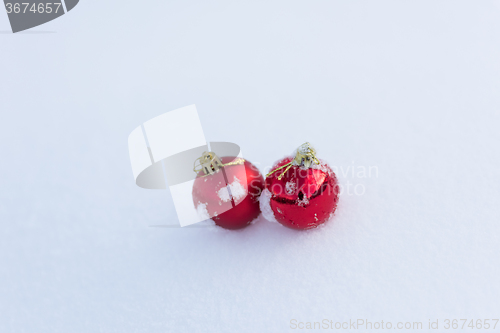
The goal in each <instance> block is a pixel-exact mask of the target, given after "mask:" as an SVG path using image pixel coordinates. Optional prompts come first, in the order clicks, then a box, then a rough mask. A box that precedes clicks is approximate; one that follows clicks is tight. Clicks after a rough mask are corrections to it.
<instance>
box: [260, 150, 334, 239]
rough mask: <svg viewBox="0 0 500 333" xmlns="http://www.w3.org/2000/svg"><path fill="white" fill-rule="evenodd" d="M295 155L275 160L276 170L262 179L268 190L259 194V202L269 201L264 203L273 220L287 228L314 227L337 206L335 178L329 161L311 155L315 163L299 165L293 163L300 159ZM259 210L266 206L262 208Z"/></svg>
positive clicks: (329, 215) (326, 218) (322, 221)
mask: <svg viewBox="0 0 500 333" xmlns="http://www.w3.org/2000/svg"><path fill="white" fill-rule="evenodd" d="M303 146H304V145H303ZM303 146H301V147H303ZM299 149H300V148H299ZM313 151H314V150H313ZM314 153H315V151H314ZM297 156H298V155H296V156H289V157H286V158H284V159H282V160H280V161H278V162H276V163H275V165H274V167H273V169H272V170H275V171H274V172H271V173H270V174H268V176H267V178H266V181H265V186H266V190H267V191H269V192H267V191H266V192H265V193H264V194H263V195H262V197H261V201H263V202H264V201H266V202H268V203H264V204H267V205H269V206H270V208H271V210H272V215H274V218H275V219H276V221H278V222H279V223H281V224H282V225H284V226H286V227H289V228H292V229H300V230H303V229H311V228H316V227H317V226H319V225H320V224H322V223H325V222H326V221H328V220H329V219H330V218H331V217H332V215H333V213H334V212H335V210H336V208H337V203H338V200H339V188H338V182H337V177H336V176H335V173H334V172H333V171H332V169H331V168H330V167H329V166H328V164H327V163H326V162H324V161H321V160H318V159H316V156H315V155H314V154H313V155H312V157H313V158H312V160H315V161H316V163H314V162H313V163H310V162H309V163H307V162H306V163H305V164H306V165H307V164H309V165H308V166H304V163H303V162H302V165H300V164H299V163H297V162H294V161H297V160H299V161H300V158H299V159H297ZM287 164H288V167H286V166H287ZM298 164H299V165H298ZM285 167H286V168H285ZM261 205H262V203H261ZM262 210H263V211H264V210H265V208H264V207H262ZM268 214H269V213H268ZM264 216H265V217H268V216H266V214H264ZM272 218H273V216H271V219H272ZM268 219H269V217H268Z"/></svg>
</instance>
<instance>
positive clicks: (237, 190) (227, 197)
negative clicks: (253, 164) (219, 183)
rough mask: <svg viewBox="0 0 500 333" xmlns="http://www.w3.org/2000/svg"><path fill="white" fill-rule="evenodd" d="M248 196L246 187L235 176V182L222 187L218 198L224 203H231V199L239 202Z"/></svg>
mask: <svg viewBox="0 0 500 333" xmlns="http://www.w3.org/2000/svg"><path fill="white" fill-rule="evenodd" d="M247 194H248V190H247V188H246V187H244V186H243V185H242V184H241V182H240V180H239V179H238V178H237V177H236V176H234V180H233V182H232V183H229V185H227V186H224V187H222V188H221V189H220V190H219V191H218V192H217V196H218V197H219V198H220V199H221V200H222V201H224V202H228V201H231V197H232V198H233V200H234V201H236V202H238V201H240V200H242V199H244V198H245V197H246V196H247Z"/></svg>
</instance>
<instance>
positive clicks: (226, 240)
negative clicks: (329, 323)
mask: <svg viewBox="0 0 500 333" xmlns="http://www.w3.org/2000/svg"><path fill="white" fill-rule="evenodd" d="M151 9H154V10H151ZM110 13H112V15H110ZM124 18H127V19H124ZM128 18H130V19H128ZM9 29H10V26H9V22H8V17H7V15H5V14H2V15H0V40H1V41H0V43H1V47H0V48H1V51H0V82H1V86H0V103H1V104H0V124H1V125H2V126H1V129H0V295H1V297H0V313H1V315H0V318H1V320H0V332H2V333H4V332H5V333H10V332H37V333H40V332H48V333H49V332H50V333H54V332H73V333H79V332H85V333H87V332H139V333H154V332H162V333H164V332H176V333H182V332H206V333H211V332H217V333H220V332H222V333H224V332H239V333H242V332H243V333H246V332H251V333H254V332H273V333H275V332H289V331H300V330H298V329H296V330H293V329H292V328H291V324H290V321H291V320H294V319H295V320H297V321H301V322H307V321H322V320H323V319H327V320H333V321H334V322H337V321H349V320H350V319H351V320H357V319H363V320H365V319H368V320H369V321H371V322H377V321H378V322H380V321H382V320H384V322H388V321H391V322H392V323H394V324H396V323H397V322H406V321H410V322H414V321H421V322H423V323H424V325H426V324H427V323H428V321H429V319H431V320H432V321H435V320H439V324H440V328H441V330H436V331H441V332H442V331H443V330H442V329H443V325H444V320H445V319H460V318H469V319H474V320H477V319H487V318H490V319H492V318H498V317H499V314H500V302H499V299H500V279H499V278H498V277H499V276H500V255H499V253H500V223H499V221H500V206H499V205H498V202H499V199H500V190H499V187H498V184H499V183H500V167H499V165H500V151H499V149H498V142H499V140H500V134H499V131H498V128H499V127H500V112H499V110H500V94H499V91H500V66H499V64H500V62H499V61H500V60H499V59H500V33H499V32H500V2H499V1H497V0H496V1H493V0H485V1H465V0H453V1H451V0H442V1H432V0H423V1H396V0H393V1H389V0H380V1H368V0H360V1H326V0H325V1H323V0H319V1H266V2H234V1H216V2H207V1H192V2H183V1H163V2H154V3H150V4H148V5H145V6H138V5H137V3H136V2H117V1H80V3H79V4H78V5H77V6H76V7H75V8H74V9H73V10H71V12H69V13H68V14H67V15H63V16H62V17H60V18H58V19H56V20H53V21H51V22H49V23H47V24H45V25H42V26H39V27H36V28H34V29H32V30H30V31H27V32H26V33H19V34H14V35H12V34H8V33H6V31H8V30H9ZM193 103H196V105H197V108H198V111H199V114H200V119H201V122H202V124H203V127H204V130H205V136H206V138H207V140H209V141H229V142H234V143H237V144H238V145H240V146H241V148H242V151H243V152H244V158H245V159H248V160H249V161H250V162H252V163H254V164H255V165H257V166H258V167H259V168H260V169H261V170H262V171H263V172H267V171H268V170H269V168H270V167H271V165H272V163H274V162H275V161H276V160H278V159H279V158H281V157H282V156H284V155H286V154H289V153H290V152H291V151H293V150H294V149H296V148H297V147H298V146H299V145H301V144H303V143H304V142H306V141H309V142H311V144H312V145H313V146H314V147H315V149H316V150H317V156H318V158H320V159H323V160H325V161H328V163H329V164H330V166H332V168H333V167H334V166H335V167H337V169H334V170H337V172H336V174H337V177H338V180H339V183H340V184H341V185H342V187H343V188H342V189H343V192H342V194H341V195H340V201H339V205H338V209H337V211H336V213H335V215H334V216H333V218H332V220H331V221H329V222H328V223H326V224H325V225H324V226H323V227H322V228H318V229H316V230H310V231H307V232H299V231H295V230H290V229H288V228H285V227H282V226H281V225H279V224H276V223H267V222H266V221H264V218H263V217H262V216H261V217H259V218H258V219H257V220H256V222H255V223H254V224H252V225H250V226H249V227H247V228H245V229H243V230H238V231H228V230H224V229H221V228H218V227H216V226H213V227H195V226H193V227H187V228H174V227H154V226H156V225H161V226H164V225H176V224H178V220H177V215H176V212H175V210H174V205H173V202H172V198H171V197H170V194H169V192H168V191H166V190H144V189H142V188H139V187H137V186H136V185H135V184H134V181H133V176H132V171H131V167H130V162H129V157H128V148H127V138H128V135H129V133H130V132H131V131H132V130H133V129H134V128H136V127H137V126H139V125H140V124H142V123H143V122H145V121H147V120H149V119H151V118H153V117H155V116H157V115H160V114H162V113H164V112H166V111H168V110H174V109H176V108H179V107H182V106H186V105H189V104H193ZM369 168H371V169H370V171H371V176H366V177H358V176H357V175H358V174H361V175H362V174H363V173H362V169H364V170H365V171H366V174H369ZM363 189H364V193H363V194H362V195H356V194H355V191H356V190H357V193H361V192H363V191H362V190H363ZM490 323H491V321H490ZM499 325H500V324H499ZM498 329H499V328H498V327H497V330H498ZM325 331H326V330H325ZM332 331H333V330H332ZM339 331H340V330H339ZM357 331H363V330H361V329H360V330H357ZM378 331H379V332H380V331H381V330H378ZM423 331H425V330H422V332H423ZM346 332H347V331H346Z"/></svg>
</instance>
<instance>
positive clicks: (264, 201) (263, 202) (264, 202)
mask: <svg viewBox="0 0 500 333" xmlns="http://www.w3.org/2000/svg"><path fill="white" fill-rule="evenodd" d="M271 196H272V194H271V192H269V190H268V189H267V188H265V189H264V190H263V191H262V194H261V195H260V197H259V205H260V211H261V212H262V217H264V219H266V220H267V221H269V222H276V223H279V222H278V221H277V220H276V217H275V216H274V212H273V210H272V208H271Z"/></svg>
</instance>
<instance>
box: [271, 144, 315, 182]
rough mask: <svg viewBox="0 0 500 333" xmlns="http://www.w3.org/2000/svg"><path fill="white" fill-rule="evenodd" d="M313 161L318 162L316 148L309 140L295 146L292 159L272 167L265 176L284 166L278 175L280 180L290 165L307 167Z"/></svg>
mask: <svg viewBox="0 0 500 333" xmlns="http://www.w3.org/2000/svg"><path fill="white" fill-rule="evenodd" d="M313 163H316V164H318V165H319V164H320V162H319V160H318V158H317V157H316V149H314V148H313V147H312V146H311V144H310V143H309V142H306V143H304V144H302V145H300V146H299V148H297V151H296V153H295V157H294V158H293V160H292V161H291V162H289V163H287V164H285V165H282V166H280V167H279V168H276V169H274V170H273V171H271V172H269V173H268V174H267V175H266V177H268V176H270V175H272V174H273V173H275V172H276V171H278V170H281V169H283V168H285V171H283V172H282V173H281V174H280V175H279V176H278V180H281V178H283V176H284V175H285V173H286V172H287V171H288V170H289V169H290V168H291V167H292V165H296V166H299V167H301V168H305V169H309V168H310V167H311V165H312V164H313Z"/></svg>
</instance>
